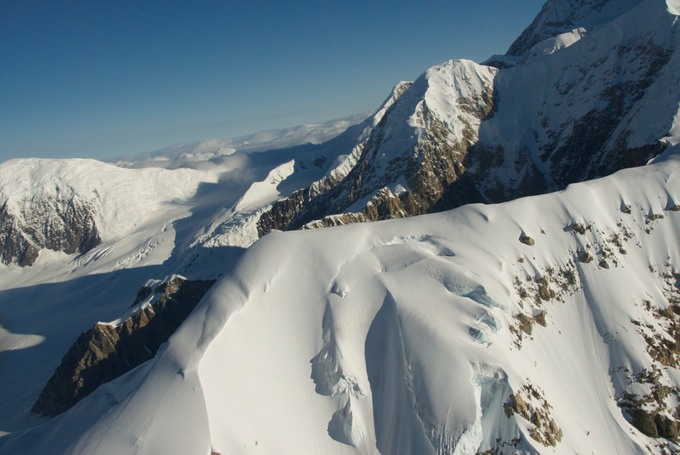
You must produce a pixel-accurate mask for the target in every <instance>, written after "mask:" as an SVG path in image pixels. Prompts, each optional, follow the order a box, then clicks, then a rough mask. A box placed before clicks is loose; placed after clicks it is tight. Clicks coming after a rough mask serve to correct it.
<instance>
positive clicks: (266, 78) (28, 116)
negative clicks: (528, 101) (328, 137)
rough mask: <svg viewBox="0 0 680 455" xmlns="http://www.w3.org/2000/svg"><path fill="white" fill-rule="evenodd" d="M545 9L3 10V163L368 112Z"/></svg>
mask: <svg viewBox="0 0 680 455" xmlns="http://www.w3.org/2000/svg"><path fill="white" fill-rule="evenodd" d="M543 3H544V0H520V1H517V2H508V1H507V0H505V1H500V0H499V1H497V0H484V1H477V0H457V1H439V0H423V1H422V2H417V3H416V2H403V1H368V2H367V1H363V2H359V1H351V0H347V1H343V2H339V1H336V2H331V1H323V0H321V1H319V0H317V1H293V2H282V1H280V0H279V1H262V0H243V1H241V0H225V1H193V2H190V1H181V2H180V1H153V2H152V1H125V0H122V1H121V0H116V1H108V0H102V1H98V0H97V1H70V0H63V1H59V2H55V1H34V0H19V1H16V0H0V62H1V65H0V161H4V160H6V159H10V158H15V157H27V156H39V157H46V158H54V157H92V158H104V157H111V156H117V155H123V154H131V153H141V152H147V151H152V150H156V149H159V148H161V147H163V146H167V145H170V144H175V143H181V142H192V141H197V140H201V139H208V138H226V137H233V136H239V135H243V134H247V133H250V132H254V131H258V130H262V129H267V128H280V127H286V126H295V125H299V124H302V123H308V122H314V121H323V120H330V119H333V118H339V117H343V116H347V115H351V114H356V113H360V112H369V111H372V110H374V109H376V108H377V107H378V105H379V104H380V102H382V101H383V99H384V98H385V97H386V96H387V95H388V94H389V92H390V90H391V88H392V86H393V85H394V84H395V83H397V82H398V81H400V80H413V79H415V78H416V77H418V75H420V74H421V73H422V72H424V71H425V70H426V69H427V68H428V67H429V66H432V65H434V64H436V63H439V62H442V61H444V60H447V59H450V58H469V59H472V60H475V61H478V62H479V61H482V60H484V59H486V58H487V57H489V56H490V55H492V54H495V53H504V52H505V51H506V50H507V48H508V46H509V45H510V44H511V42H512V41H513V40H514V38H516V37H517V36H518V35H519V33H520V32H521V31H522V30H523V29H524V28H525V27H526V26H527V25H528V24H529V23H530V22H531V20H532V19H533V17H534V16H535V15H536V14H537V13H538V11H539V10H540V8H541V6H542V4H543Z"/></svg>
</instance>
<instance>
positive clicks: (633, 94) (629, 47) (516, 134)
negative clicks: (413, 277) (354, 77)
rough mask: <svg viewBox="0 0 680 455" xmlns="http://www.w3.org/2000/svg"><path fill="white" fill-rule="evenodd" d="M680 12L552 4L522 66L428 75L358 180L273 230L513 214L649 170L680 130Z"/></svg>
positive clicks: (460, 66) (360, 165) (518, 46)
mask: <svg viewBox="0 0 680 455" xmlns="http://www.w3.org/2000/svg"><path fill="white" fill-rule="evenodd" d="M673 5H675V4H674V3H672V2H668V3H667V2H664V1H661V0H645V1H622V2H618V1H616V2H615V1H609V2H607V1H558V0H556V1H550V2H548V3H547V4H546V6H545V7H544V9H543V11H542V12H541V14H540V15H539V16H538V18H537V19H536V21H535V22H534V23H533V24H532V25H531V26H530V27H529V29H527V31H526V32H525V34H523V35H522V37H520V39H519V40H518V41H517V42H516V43H515V44H513V46H512V47H511V50H510V52H509V53H508V55H506V56H503V57H502V58H494V59H491V60H489V62H487V64H486V65H478V64H476V63H473V62H470V61H449V62H445V63H442V64H440V65H436V66H434V67H432V68H430V69H429V70H428V71H426V72H425V73H424V74H423V75H422V76H421V77H420V78H419V79H418V80H417V81H415V82H414V83H413V84H412V85H411V86H410V87H409V88H408V90H406V91H405V92H404V93H403V95H402V96H401V97H400V98H399V99H398V100H397V101H396V102H395V103H394V106H392V107H391V108H390V109H389V110H388V111H387V112H386V113H385V116H384V118H383V120H382V122H381V123H380V124H379V125H378V126H377V127H376V128H375V129H374V130H373V132H372V133H371V136H370V138H369V139H368V142H367V145H366V147H365V151H364V153H363V154H362V156H361V158H360V159H359V160H358V162H357V165H356V166H355V167H354V168H353V169H352V171H351V172H350V173H349V175H348V176H347V178H345V179H344V180H343V181H342V182H340V183H339V184H338V185H337V186H336V187H334V188H332V189H330V190H329V191H327V192H325V193H324V194H323V196H322V197H316V195H314V194H313V193H310V194H309V195H307V194H306V193H304V192H299V193H298V194H296V195H295V196H296V199H295V201H294V202H295V204H293V206H294V207H295V210H291V207H290V206H291V204H290V202H285V203H279V204H278V206H274V207H273V209H272V214H271V216H266V217H264V219H263V221H262V223H261V224H262V226H261V231H263V232H266V231H267V230H268V229H271V228H275V229H295V228H299V227H302V226H305V225H307V226H309V227H318V226H328V225H337V224H346V223H348V222H355V221H367V220H377V219H386V218H394V217H403V216H410V215H416V214H420V213H427V212H432V211H441V210H445V209H449V208H453V207H458V206H460V205H463V204H466V203H472V202H485V203H493V202H502V201H507V200H510V199H513V198H516V197H520V196H526V195H531V194H539V193H544V192H548V191H555V190H559V189H562V188H564V187H565V186H566V185H568V184H569V183H573V182H578V181H583V180H587V179H592V178H596V177H599V176H604V175H608V174H611V173H612V172H614V171H616V170H618V169H622V168H625V167H632V166H639V165H643V164H645V163H647V162H648V161H649V160H650V159H651V158H653V157H654V156H656V155H658V154H660V153H661V152H662V151H663V150H664V148H665V147H666V145H667V144H668V142H669V135H672V134H671V131H672V129H673V126H674V125H675V124H676V123H677V122H676V121H675V119H676V117H677V114H678V104H679V103H680V92H679V91H678V90H677V88H676V87H678V86H680V79H679V78H680V76H679V75H680V54H679V52H680V51H679V49H680V34H678V27H677V26H676V18H677V16H676V15H675V13H674V12H673V11H675V10H674V9H673V8H675V6H673ZM565 24H566V25H565ZM568 30H575V31H574V32H573V33H569V32H568ZM552 33H558V35H557V36H553V41H550V42H549V43H548V42H546V41H545V39H544V36H545V35H546V34H548V35H551V34H552ZM565 33H566V35H565ZM551 36H552V35H551ZM522 43H524V44H522ZM534 43H535V44H534ZM496 67H499V68H501V69H500V70H499V69H497V68H496Z"/></svg>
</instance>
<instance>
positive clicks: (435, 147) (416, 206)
mask: <svg viewBox="0 0 680 455" xmlns="http://www.w3.org/2000/svg"><path fill="white" fill-rule="evenodd" d="M495 73H496V70H495V69H494V68H490V67H483V66H479V65H475V64H474V63H472V62H468V61H451V62H446V63H444V64H442V65H439V66H436V67H433V68H431V69H430V70H428V72H427V73H425V74H424V75H423V76H422V77H421V78H419V79H418V80H417V81H416V82H414V83H413V85H411V86H410V87H408V88H407V89H405V90H404V93H403V94H402V95H401V96H400V97H399V99H397V100H396V102H395V103H394V104H393V105H392V106H390V107H389V109H388V110H387V112H386V113H385V115H384V117H383V119H382V121H381V122H380V124H378V125H377V126H376V128H374V130H373V131H372V134H371V136H370V138H369V139H368V141H367V142H366V144H365V146H364V147H363V149H362V150H361V155H360V157H359V159H358V160H356V164H355V165H354V167H352V169H351V171H350V172H349V173H348V174H347V176H346V177H344V178H343V179H342V180H340V179H335V180H332V181H330V182H328V181H327V182H325V183H326V186H325V191H324V192H323V193H322V194H315V193H314V192H312V191H310V189H303V190H300V191H298V192H296V193H294V194H293V195H292V196H291V197H290V198H288V200H284V201H280V202H278V203H276V204H274V206H273V207H272V208H271V209H270V211H269V212H268V213H265V214H264V215H263V217H262V219H261V221H260V223H259V231H260V232H261V233H266V232H268V231H269V230H270V229H298V228H301V227H303V226H306V227H320V226H333V225H338V224H345V223H347V222H356V221H375V220H381V219H389V218H399V217H405V216H411V215H417V214H421V213H427V212H428V211H430V208H431V207H433V206H434V205H435V204H436V203H437V202H438V201H439V200H440V199H441V197H442V195H443V194H444V193H445V191H446V190H447V189H448V188H449V187H450V186H451V184H452V183H453V182H455V181H457V180H458V179H459V177H460V176H461V175H462V174H463V173H464V172H465V168H464V165H463V161H464V159H465V157H466V156H467V154H468V152H469V150H470V147H471V146H472V145H473V144H474V143H476V141H477V139H478V137H477V131H478V128H479V124H480V123H481V122H482V121H483V120H485V119H487V118H489V117H490V116H492V115H493V112H494V101H493V100H494V88H493V78H494V76H495ZM447 81H448V82H450V81H458V82H456V84H457V87H455V89H454V90H453V92H452V93H446V95H450V98H448V99H447V97H445V96H444V95H443V94H441V93H438V91H439V88H441V86H442V85H446V84H447V83H448V82H447ZM404 88H406V87H405V86H404Z"/></svg>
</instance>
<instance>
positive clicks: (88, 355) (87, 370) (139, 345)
mask: <svg viewBox="0 0 680 455" xmlns="http://www.w3.org/2000/svg"><path fill="white" fill-rule="evenodd" d="M213 283H214V280H209V281H186V280H184V279H182V278H179V277H177V278H174V279H172V280H170V281H169V282H167V283H164V284H161V285H159V286H158V287H157V288H156V289H155V296H154V297H152V298H151V299H150V301H151V302H152V303H151V304H150V305H142V307H141V308H140V309H139V311H137V312H136V313H135V314H134V315H133V316H131V317H129V318H128V319H126V320H125V321H123V322H122V323H121V324H119V325H111V324H104V323H97V324H96V325H95V326H94V327H93V328H91V329H90V330H88V331H87V332H84V333H82V334H81V335H80V337H78V339H77V340H76V341H75V343H74V344H73V345H72V346H71V348H70V349H69V350H68V352H67V353H66V354H65V355H64V357H63V358H62V361H61V364H60V365H59V367H58V368H57V369H56V370H55V372H54V374H53V375H52V377H51V378H50V380H49V381H48V383H47V385H46V386H45V388H44V389H43V391H42V392H41V394H40V396H39V397H38V400H37V401H36V402H35V404H34V405H33V412H35V413H38V414H42V415H45V416H55V415H58V414H61V413H62V412H64V411H66V410H67V409H69V408H71V407H72V406H73V405H75V404H76V403H77V402H78V401H80V400H81V399H83V398H84V397H85V396H87V395H89V394H90V393H92V392H93V391H95V390H96V389H97V387H99V386H100V385H101V384H104V383H105V382H108V381H111V380H113V379H115V378H117V377H119V376H121V375H123V374H124V373H126V372H128V371H130V370H132V369H133V368H135V367H136V366H138V365H141V364H142V363H144V362H146V361H147V360H149V359H151V358H153V356H154V355H155V354H156V351H158V348H159V347H160V346H161V344H163V343H164V342H165V341H167V339H168V338H169V337H170V335H172V334H173V332H174V331H175V330H176V329H177V327H179V325H180V324H181V323H182V321H184V319H186V317H187V316H188V315H189V313H191V310H193V309H194V307H195V306H196V305H197V304H198V302H199V301H200V300H201V298H203V296H204V295H205V293H206V292H207V291H208V289H210V287H211V286H212V285H213ZM142 289H146V290H147V291H144V292H142V291H140V293H139V294H138V296H142V295H144V294H147V296H148V290H149V288H147V287H145V288H142ZM145 298H146V297H142V300H141V301H143V300H144V299H145Z"/></svg>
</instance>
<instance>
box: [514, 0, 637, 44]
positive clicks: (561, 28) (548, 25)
mask: <svg viewBox="0 0 680 455" xmlns="http://www.w3.org/2000/svg"><path fill="white" fill-rule="evenodd" d="M641 1H642V0H548V1H547V2H546V3H545V5H543V8H542V9H541V11H540V13H538V16H536V18H535V19H534V21H533V22H532V23H531V24H530V25H529V27H527V28H526V29H525V30H524V32H522V34H521V35H520V36H519V38H517V39H516V40H515V42H514V43H512V45H511V46H510V48H509V49H508V52H507V55H509V56H514V57H520V56H522V55H524V54H525V53H527V52H528V51H529V50H531V48H533V47H534V46H535V45H536V44H538V43H540V42H541V41H544V40H546V39H549V38H552V37H555V36H557V35H560V34H563V33H567V32H570V31H572V30H574V29H577V28H585V29H586V30H590V29H592V28H594V27H597V26H598V25H600V24H603V23H605V22H608V21H610V20H611V19H613V18H615V17H617V16H620V15H621V14H623V13H625V12H626V11H629V10H630V9H631V8H633V7H634V6H636V5H638V4H639V3H641Z"/></svg>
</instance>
